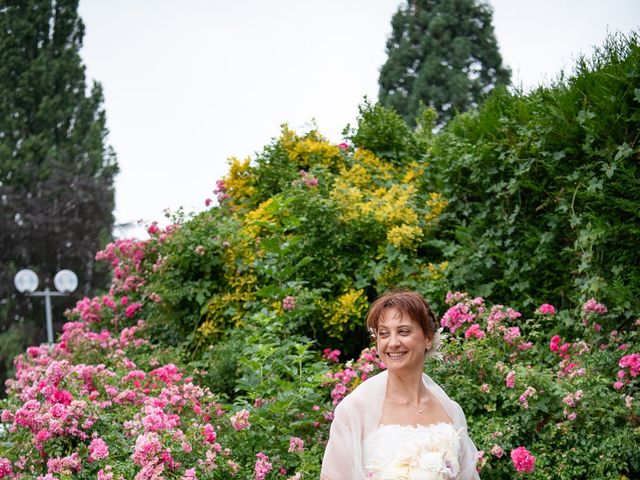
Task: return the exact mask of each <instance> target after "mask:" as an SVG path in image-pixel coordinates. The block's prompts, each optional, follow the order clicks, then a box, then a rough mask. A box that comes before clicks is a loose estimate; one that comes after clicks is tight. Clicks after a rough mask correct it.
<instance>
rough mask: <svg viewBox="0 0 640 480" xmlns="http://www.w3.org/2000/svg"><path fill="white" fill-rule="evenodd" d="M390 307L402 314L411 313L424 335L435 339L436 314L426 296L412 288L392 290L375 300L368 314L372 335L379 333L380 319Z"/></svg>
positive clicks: (368, 326)
mask: <svg viewBox="0 0 640 480" xmlns="http://www.w3.org/2000/svg"><path fill="white" fill-rule="evenodd" d="M390 308H395V309H396V310H398V311H399V312H400V314H401V315H405V314H406V315H409V316H410V317H411V318H412V319H414V320H415V321H416V322H418V324H419V325H420V328H422V331H423V333H424V335H425V336H426V337H427V338H428V339H429V340H433V336H434V334H435V332H436V316H435V315H434V314H433V311H432V310H431V307H430V306H429V303H427V301H426V300H425V299H424V297H423V296H422V295H420V294H419V293H418V292H413V291H410V290H390V291H388V292H386V293H385V294H384V295H382V296H381V297H379V298H378V299H377V300H376V301H375V302H373V304H372V305H371V308H370V309H369V313H368V314H367V329H368V330H369V332H371V334H372V335H376V334H377V332H378V326H379V324H380V319H381V318H382V316H383V314H384V312H385V311H386V310H388V309H390Z"/></svg>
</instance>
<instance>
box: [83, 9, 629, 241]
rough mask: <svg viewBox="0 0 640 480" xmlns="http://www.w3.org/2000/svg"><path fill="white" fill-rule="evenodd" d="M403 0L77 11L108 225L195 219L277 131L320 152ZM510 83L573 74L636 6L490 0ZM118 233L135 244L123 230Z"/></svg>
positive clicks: (375, 59)
mask: <svg viewBox="0 0 640 480" xmlns="http://www.w3.org/2000/svg"><path fill="white" fill-rule="evenodd" d="M403 3H404V1H401V0H322V1H318V0H316V1H311V0H270V1H265V0H236V1H228V0H185V1H182V2H177V1H168V0H111V1H108V2H107V1H104V0H81V1H80V15H81V17H82V19H83V20H84V23H85V27H86V33H85V38H84V48H83V50H82V57H83V60H84V62H85V65H86V67H87V77H88V79H89V80H97V81H99V82H100V83H101V84H102V86H103V88H104V94H105V103H104V106H105V109H106V113H107V125H108V128H109V130H110V135H109V138H108V142H109V144H111V145H112V146H113V148H114V149H115V151H116V153H117V155H118V162H119V165H120V174H119V175H118V177H117V179H116V210H115V216H116V222H117V223H129V222H133V223H136V222H138V221H139V220H143V221H145V222H150V221H153V220H158V221H160V222H161V223H166V222H165V218H164V216H163V211H164V210H165V209H167V208H169V209H170V210H172V211H175V210H177V209H178V208H179V207H180V206H183V207H184V208H185V209H186V210H187V211H200V210H202V209H204V208H205V206H204V201H205V199H206V198H207V197H214V195H213V194H212V190H213V188H214V187H215V181H216V180H217V179H219V178H221V177H222V176H223V175H224V174H225V173H226V171H227V158H228V157H231V156H236V157H240V158H244V157H246V156H249V155H253V154H254V153H255V152H257V151H260V150H262V147H263V146H264V145H266V144H267V143H269V141H270V140H271V139H272V138H273V137H276V136H278V134H279V131H280V125H281V124H282V123H285V122H286V123H288V124H289V126H290V127H292V128H293V129H295V130H298V131H304V130H305V129H308V127H309V126H310V125H311V124H312V122H314V121H315V123H316V124H317V126H318V128H319V130H320V132H321V133H322V134H324V135H325V136H326V137H328V138H329V139H330V140H331V141H334V142H340V141H341V140H342V136H341V131H342V129H343V128H344V127H345V125H346V124H348V123H352V124H353V122H354V120H355V118H356V115H357V112H358V104H360V103H361V102H362V100H363V98H364V96H367V97H368V98H369V99H371V100H375V99H376V98H377V91H378V86H377V80H378V70H379V68H380V66H381V65H382V64H383V63H384V61H385V59H386V54H385V42H386V40H387V37H388V36H389V34H390V32H391V28H390V20H391V17H392V15H393V13H394V12H395V11H396V10H397V8H398V6H399V5H401V4H403ZM489 3H490V4H491V5H492V6H493V8H494V21H493V23H494V28H495V32H496V37H497V39H498V44H499V47H500V50H501V53H502V57H503V60H504V62H505V63H506V64H507V65H508V66H509V67H510V68H511V69H512V72H513V83H514V84H516V85H520V86H522V87H523V88H525V89H530V88H532V87H534V86H536V85H538V84H541V83H547V82H549V81H550V80H553V79H554V78H556V76H557V75H558V73H559V72H560V70H561V69H564V70H568V71H570V70H571V68H572V66H573V60H574V59H575V58H576V56H578V55H579V54H580V53H586V54H589V53H590V52H591V51H592V49H593V47H594V46H598V45H601V44H602V42H603V41H604V39H605V37H606V35H607V32H616V31H621V32H623V33H629V32H630V31H631V30H634V29H635V30H638V25H640V1H639V0H538V1H535V2H532V1H530V0H492V1H490V2H489ZM117 233H118V234H119V235H138V236H139V235H141V230H140V229H138V230H135V229H134V230H127V231H123V230H120V231H119V232H117Z"/></svg>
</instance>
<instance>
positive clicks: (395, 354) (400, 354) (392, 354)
mask: <svg viewBox="0 0 640 480" xmlns="http://www.w3.org/2000/svg"><path fill="white" fill-rule="evenodd" d="M406 354H407V352H387V356H388V357H390V358H401V357H404V356H405V355H406Z"/></svg>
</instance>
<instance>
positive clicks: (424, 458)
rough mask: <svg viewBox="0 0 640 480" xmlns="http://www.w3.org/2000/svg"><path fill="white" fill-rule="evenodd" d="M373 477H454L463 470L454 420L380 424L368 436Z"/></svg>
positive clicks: (421, 479) (367, 471)
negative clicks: (412, 423) (422, 423)
mask: <svg viewBox="0 0 640 480" xmlns="http://www.w3.org/2000/svg"><path fill="white" fill-rule="evenodd" d="M363 447H364V448H363V449H364V468H365V474H366V478H367V479H371V480H453V479H456V478H457V476H458V473H459V472H460V458H459V456H460V434H459V432H457V431H456V429H455V428H454V426H453V425H452V424H450V423H436V424H433V425H429V426H415V427H414V426H411V425H380V426H378V428H377V430H375V431H374V432H373V433H372V434H371V435H369V436H368V437H367V438H366V439H365V440H364V445H363Z"/></svg>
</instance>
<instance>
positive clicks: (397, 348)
mask: <svg viewBox="0 0 640 480" xmlns="http://www.w3.org/2000/svg"><path fill="white" fill-rule="evenodd" d="M430 346H431V342H430V341H429V340H428V339H427V337H426V335H425V334H424V332H423V331H422V328H420V324H419V323H418V322H417V321H415V320H414V319H413V318H411V317H410V316H409V315H407V314H406V313H405V314H404V315H402V314H401V313H400V311H398V310H397V309H395V308H390V309H387V310H385V311H384V312H383V314H382V317H381V318H380V322H379V323H378V332H377V335H376V347H377V349H378V354H379V355H380V358H381V360H382V361H383V362H384V364H385V365H386V366H387V368H388V369H389V370H390V371H392V372H393V371H403V370H412V369H418V370H420V371H422V369H423V366H424V356H425V350H426V349H427V348H429V347H430Z"/></svg>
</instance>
